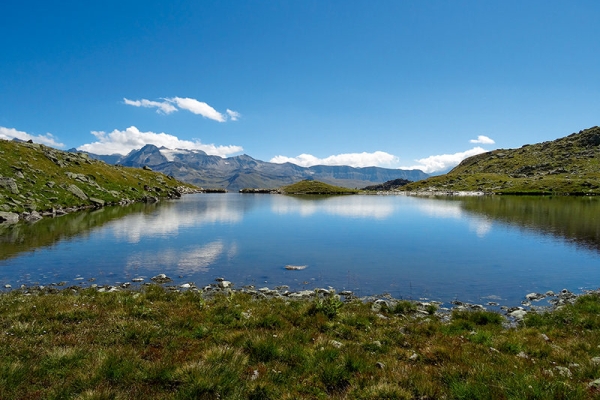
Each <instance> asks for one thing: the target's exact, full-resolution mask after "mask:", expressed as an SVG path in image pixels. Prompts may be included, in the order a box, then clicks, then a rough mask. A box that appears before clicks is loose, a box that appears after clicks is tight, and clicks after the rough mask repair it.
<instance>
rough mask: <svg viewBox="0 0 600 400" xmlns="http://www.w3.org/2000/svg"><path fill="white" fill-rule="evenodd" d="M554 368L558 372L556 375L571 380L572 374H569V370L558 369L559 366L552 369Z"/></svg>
mask: <svg viewBox="0 0 600 400" xmlns="http://www.w3.org/2000/svg"><path fill="white" fill-rule="evenodd" d="M554 368H555V369H556V370H557V371H558V373H559V374H560V375H561V376H564V377H565V378H571V377H573V373H572V372H571V370H570V369H569V368H567V367H560V366H556V367H554Z"/></svg>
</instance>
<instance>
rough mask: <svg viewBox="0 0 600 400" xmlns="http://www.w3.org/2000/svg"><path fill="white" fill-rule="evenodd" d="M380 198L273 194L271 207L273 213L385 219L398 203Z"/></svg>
mask: <svg viewBox="0 0 600 400" xmlns="http://www.w3.org/2000/svg"><path fill="white" fill-rule="evenodd" d="M382 200H383V199H381V198H379V199H378V200H377V201H373V198H372V196H331V197H323V196H275V197H274V198H273V201H272V206H271V209H272V211H273V212H274V213H275V214H300V215H302V216H311V215H313V214H317V213H325V214H329V215H339V216H342V217H349V218H374V219H386V218H388V217H389V216H391V215H392V214H393V213H394V211H395V209H396V207H398V206H399V204H398V203H397V202H394V201H382Z"/></svg>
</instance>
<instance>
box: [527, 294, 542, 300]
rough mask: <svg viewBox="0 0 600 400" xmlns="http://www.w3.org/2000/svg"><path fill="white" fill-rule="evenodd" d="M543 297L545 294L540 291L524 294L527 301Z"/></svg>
mask: <svg viewBox="0 0 600 400" xmlns="http://www.w3.org/2000/svg"><path fill="white" fill-rule="evenodd" d="M544 297H546V295H545V294H542V293H529V294H528V295H525V298H526V299H527V300H529V301H538V300H541V299H543V298H544Z"/></svg>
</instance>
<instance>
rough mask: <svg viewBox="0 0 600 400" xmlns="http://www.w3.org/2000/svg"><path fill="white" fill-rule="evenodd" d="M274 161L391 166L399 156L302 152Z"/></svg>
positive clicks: (274, 158)
mask: <svg viewBox="0 0 600 400" xmlns="http://www.w3.org/2000/svg"><path fill="white" fill-rule="evenodd" d="M271 162H272V163H277V164H283V163H286V162H289V163H292V164H296V165H300V166H301V167H310V166H313V165H349V166H351V167H391V166H392V165H394V164H397V163H398V157H396V156H394V155H392V154H389V153H386V152H384V151H376V152H373V153H366V152H363V153H347V154H338V155H333V156H329V157H326V158H318V157H315V156H313V155H310V154H300V155H299V156H297V157H286V156H275V157H273V158H272V159H271Z"/></svg>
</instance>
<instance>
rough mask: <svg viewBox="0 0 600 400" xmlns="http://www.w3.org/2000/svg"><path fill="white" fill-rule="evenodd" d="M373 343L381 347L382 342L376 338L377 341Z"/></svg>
mask: <svg viewBox="0 0 600 400" xmlns="http://www.w3.org/2000/svg"><path fill="white" fill-rule="evenodd" d="M373 345H375V346H377V347H381V342H380V341H379V340H375V341H373Z"/></svg>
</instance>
